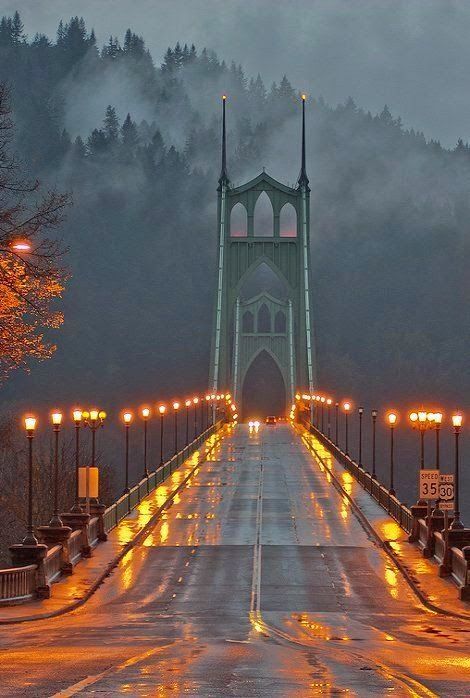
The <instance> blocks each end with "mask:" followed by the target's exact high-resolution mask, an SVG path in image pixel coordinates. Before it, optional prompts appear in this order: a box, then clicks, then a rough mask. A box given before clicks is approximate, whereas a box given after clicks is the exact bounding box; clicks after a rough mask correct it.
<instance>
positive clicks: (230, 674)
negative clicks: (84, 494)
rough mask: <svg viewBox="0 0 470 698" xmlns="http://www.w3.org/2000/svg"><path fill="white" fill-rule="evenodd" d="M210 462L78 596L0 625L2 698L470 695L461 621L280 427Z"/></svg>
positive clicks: (232, 443) (234, 443)
mask: <svg viewBox="0 0 470 698" xmlns="http://www.w3.org/2000/svg"><path fill="white" fill-rule="evenodd" d="M212 458H213V460H211V461H210V462H208V463H206V464H204V465H202V467H201V468H200V469H199V470H198V471H197V474H195V476H194V477H193V478H192V480H191V481H190V483H189V485H188V487H186V489H184V490H183V491H182V493H181V494H180V495H178V496H177V497H176V499H175V501H174V504H173V506H171V508H170V509H169V510H168V511H167V512H166V513H165V514H164V516H163V518H162V519H161V520H160V521H159V522H158V523H157V525H156V526H155V528H154V529H153V530H152V531H151V533H150V534H149V535H148V536H147V538H146V539H145V540H144V541H143V542H142V543H141V544H140V545H138V546H137V547H135V548H134V549H133V550H132V551H130V553H129V554H128V555H127V556H126V557H125V558H124V560H123V562H122V564H121V565H120V566H119V567H118V568H117V569H116V570H115V571H114V572H113V574H112V575H111V576H110V577H109V578H108V579H107V580H106V581H105V583H104V584H103V585H102V587H101V588H100V589H99V590H98V592H97V593H96V594H95V595H94V596H93V597H92V599H91V600H90V601H89V602H88V603H87V604H85V606H83V607H82V608H81V609H79V610H78V611H76V612H74V613H72V614H68V615H66V616H63V617H60V618H57V619H52V620H49V621H39V622H36V623H34V624H33V623H30V624H23V625H20V626H14V627H8V628H6V627H3V628H1V629H0V643H1V652H2V654H1V656H2V662H1V669H0V679H1V681H0V695H5V696H16V695H21V696H52V695H57V696H72V695H80V696H91V695H96V694H98V695H102V696H107V695H108V696H114V695H119V694H121V693H125V694H128V695H131V696H198V697H201V698H202V697H206V696H211V697H214V698H216V697H217V698H218V697H220V696H240V697H246V698H248V697H249V696H265V697H266V698H268V697H269V698H271V697H273V696H289V697H290V696H296V697H297V696H312V695H327V696H328V695H335V696H336V695H341V694H343V693H347V694H348V695H353V696H354V695H357V696H384V695H389V694H390V695H396V696H432V695H439V696H468V695H470V640H469V639H468V638H469V637H470V635H469V633H470V624H469V623H466V622H465V621H460V620H457V619H450V618H445V617H440V616H436V615H434V614H432V613H430V612H428V611H426V610H425V609H424V608H423V607H422V606H421V605H420V604H419V602H418V601H417V599H416V598H415V597H414V595H413V594H412V592H411V590H410V589H409V587H408V585H407V584H406V583H405V581H404V580H403V579H402V578H401V576H400V574H399V572H398V571H397V570H396V569H395V568H394V567H393V566H392V563H391V562H390V560H389V559H388V558H387V557H386V556H385V555H384V554H383V553H382V552H381V551H380V550H379V549H378V547H377V546H376V545H375V544H374V542H373V541H371V539H370V538H369V536H368V534H367V533H366V532H365V530H364V529H363V528H362V526H361V524H360V523H359V522H358V520H357V519H356V518H355V516H354V514H353V513H352V511H351V509H350V506H349V504H348V500H347V499H346V498H343V497H342V496H341V495H340V494H339V493H338V492H337V491H336V490H335V489H334V488H333V487H332V485H331V484H330V483H329V482H328V474H327V473H325V472H324V471H323V470H322V469H321V468H320V467H319V465H318V464H317V463H316V462H315V461H314V459H313V458H312V456H311V455H310V453H309V452H308V451H307V449H306V448H305V446H304V445H303V444H302V441H301V439H300V438H299V437H298V435H296V434H295V432H294V431H293V429H291V427H289V426H277V427H262V428H261V429H260V431H259V433H257V434H255V433H254V434H249V432H248V429H247V428H246V427H244V426H241V427H238V428H237V429H236V430H235V432H232V433H230V434H229V435H228V436H227V437H226V438H225V439H224V440H223V441H222V443H221V446H220V448H219V449H218V450H217V451H216V452H214V453H213V456H212Z"/></svg>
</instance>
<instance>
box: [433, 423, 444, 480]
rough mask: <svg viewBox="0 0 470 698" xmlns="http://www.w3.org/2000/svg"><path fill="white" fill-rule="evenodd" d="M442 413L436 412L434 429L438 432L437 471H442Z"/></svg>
mask: <svg viewBox="0 0 470 698" xmlns="http://www.w3.org/2000/svg"><path fill="white" fill-rule="evenodd" d="M442 417H443V415H442V412H434V428H435V430H436V470H440V467H441V456H440V433H441V424H442Z"/></svg>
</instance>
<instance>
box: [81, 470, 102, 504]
mask: <svg viewBox="0 0 470 698" xmlns="http://www.w3.org/2000/svg"><path fill="white" fill-rule="evenodd" d="M87 470H88V496H89V497H91V498H92V497H98V468H91V467H90V468H86V467H85V466H84V467H82V468H79V469H78V495H79V497H80V499H86V496H87V491H86V490H87V487H86V477H87Z"/></svg>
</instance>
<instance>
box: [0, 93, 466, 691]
mask: <svg viewBox="0 0 470 698" xmlns="http://www.w3.org/2000/svg"><path fill="white" fill-rule="evenodd" d="M225 108H226V104H225V99H224V100H223V124H222V169H221V176H220V180H219V189H218V196H219V206H218V234H219V237H218V273H217V287H216V299H215V310H214V336H213V344H212V354H211V363H210V382H209V391H208V392H207V393H205V392H203V393H200V392H199V393H198V394H197V396H194V395H192V396H191V397H190V398H189V397H188V396H186V397H184V396H183V397H182V398H178V399H175V400H174V401H172V402H171V403H169V404H168V403H164V402H157V403H155V401H154V400H153V401H151V402H149V406H148V407H144V408H143V409H140V410H139V414H137V412H136V410H131V409H129V410H127V409H126V410H125V411H124V412H123V413H122V414H121V417H122V420H121V424H122V432H123V433H122V453H123V459H122V463H123V480H124V488H123V491H122V494H121V496H120V497H119V498H118V499H117V500H116V501H115V502H111V503H108V505H107V506H106V505H105V504H102V503H101V502H100V492H99V467H98V465H97V463H98V460H97V459H96V439H97V438H100V439H101V438H102V436H101V435H102V434H103V433H104V432H105V430H102V429H101V426H102V425H103V424H106V423H107V420H110V419H112V418H113V415H110V416H109V417H108V416H107V415H106V414H105V413H104V412H100V411H99V410H98V409H96V410H94V409H93V410H89V411H83V410H81V409H78V408H77V409H75V410H74V412H73V422H72V428H74V435H75V440H74V444H75V465H76V470H75V491H74V493H73V495H74V496H73V502H72V506H70V507H69V510H68V511H60V508H59V499H58V494H57V493H58V488H57V487H58V481H59V478H60V471H59V460H58V449H59V445H60V439H61V438H62V431H63V430H65V429H66V428H70V427H66V423H65V417H66V415H62V414H61V413H56V414H55V416H53V418H52V421H53V433H54V435H55V441H54V444H55V447H54V449H53V452H54V456H55V472H54V493H55V501H54V515H53V518H52V519H51V521H49V523H48V524H47V525H38V524H45V522H44V521H36V520H35V518H37V517H35V515H34V514H35V507H34V506H33V505H34V495H35V487H34V485H35V477H36V473H35V470H34V467H33V464H34V457H35V450H34V448H35V437H36V433H37V431H38V429H40V428H41V424H39V423H38V422H37V419H36V417H35V416H34V414H31V415H28V416H27V417H26V419H25V431H26V436H27V443H28V447H29V448H28V451H27V457H28V463H29V466H30V467H29V482H28V489H27V492H26V501H27V505H28V512H27V514H28V515H27V523H28V525H27V530H26V532H25V538H24V539H23V541H22V542H19V543H18V544H16V545H13V546H12V547H11V555H12V566H11V567H9V568H6V569H3V570H0V601H1V604H0V625H1V626H2V628H1V630H0V641H1V643H2V668H1V670H0V676H1V679H2V688H1V689H0V693H1V694H3V695H8V696H15V695H22V696H52V695H53V696H64V697H65V696H73V695H91V694H94V693H101V694H104V695H117V694H120V693H128V694H130V695H136V696H140V695H142V696H145V695H152V696H154V695H157V696H168V695H175V696H183V695H190V696H304V695H305V696H307V695H338V694H341V693H349V694H352V695H360V696H369V695H371V696H374V695H377V696H383V695H386V694H387V693H390V694H392V695H397V696H435V695H436V696H447V695H448V696H466V695H468V693H469V690H470V679H469V662H470V659H469V655H468V640H467V637H468V632H469V628H470V626H469V620H470V529H468V528H466V527H465V526H464V524H463V523H462V521H461V518H460V511H459V472H460V471H459V468H460V462H459V450H458V444H459V434H460V429H461V425H462V416H461V415H460V414H455V415H454V420H453V430H454V436H455V442H454V443H455V447H454V450H453V451H452V455H453V458H454V462H455V470H454V479H453V482H452V483H451V484H452V486H453V488H454V499H453V501H452V508H449V507H446V506H445V502H444V499H445V497H444V494H441V492H440V491H432V492H431V493H430V495H429V496H427V494H426V491H425V490H424V489H422V491H421V495H423V496H422V498H421V499H418V497H417V500H418V501H417V502H416V504H413V505H411V506H408V505H407V504H405V503H403V502H402V501H401V500H400V499H399V498H398V497H397V495H396V491H395V486H396V485H397V483H396V478H395V480H394V473H395V471H394V465H395V460H394V459H396V457H397V453H396V450H394V444H395V442H394V431H395V424H396V414H395V415H394V413H388V414H387V415H385V414H384V415H382V414H379V415H378V414H377V412H374V413H372V419H373V427H374V431H373V434H372V436H373V450H372V462H368V458H366V457H365V449H364V448H363V438H364V435H363V421H362V420H363V416H364V415H363V410H362V408H359V410H356V409H355V408H353V406H352V403H351V401H349V400H344V399H342V398H341V397H339V398H338V399H336V398H334V397H333V396H331V395H330V394H329V392H328V391H320V390H319V389H318V388H317V387H316V384H317V377H316V361H315V351H314V341H313V317H312V311H311V305H310V287H309V284H310V259H309V255H310V251H309V250H310V247H309V224H310V223H309V221H310V212H309V187H308V177H307V174H306V167H305V102H304V100H302V147H301V171H300V176H299V181H298V184H297V186H296V187H294V188H292V187H288V186H286V185H283V184H280V183H279V182H277V181H276V180H274V179H273V178H271V177H270V176H269V175H268V174H267V173H265V172H264V171H263V172H262V173H260V175H259V176H258V177H256V178H255V179H253V180H252V181H250V182H248V183H247V184H246V185H242V186H237V187H234V186H232V185H231V183H230V181H229V178H228V174H227V158H226V127H225ZM264 194H265V195H266V197H267V198H268V199H269V203H270V205H271V209H270V211H271V214H270V218H268V219H266V218H265V219H264V221H265V222H266V220H268V230H267V232H266V228H264V229H263V228H262V225H263V219H261V224H259V221H258V219H257V212H256V208H257V205H258V200H259V199H260V198H261V197H262V195H264ZM237 206H238V207H239V208H238V210H239V211H240V210H241V212H242V226H241V227H239V226H238V224H237V225H236V224H235V215H236V207H237ZM285 207H291V208H292V210H293V211H294V217H293V218H292V219H291V220H293V221H294V224H293V225H292V222H290V223H289V224H285V223H284V215H285ZM243 223H244V224H245V225H244V226H243ZM258 225H261V227H258ZM269 226H270V227H269ZM261 265H265V266H266V267H267V268H268V269H269V270H270V272H272V273H273V274H275V275H276V276H277V279H278V281H279V285H278V286H277V289H278V291H277V292H276V291H275V290H274V291H273V287H272V286H271V287H270V288H269V289H262V288H261V289H260V288H259V287H257V285H256V283H253V282H252V279H253V276H256V273H257V270H259V269H260V267H261ZM250 279H251V280H250ZM250 284H251V285H250ZM279 289H281V290H280V291H279ZM263 353H265V354H266V355H268V356H269V357H270V358H271V359H272V361H273V362H274V364H275V365H276V366H277V368H278V370H279V373H280V375H281V377H282V381H283V385H284V395H285V413H286V416H285V417H283V418H282V419H278V420H277V421H276V423H274V424H271V423H266V424H265V423H264V420H258V419H255V415H252V417H253V418H252V419H249V418H250V416H251V415H249V414H248V410H247V408H246V397H247V395H249V391H250V385H249V378H248V377H249V370H250V367H251V366H252V365H253V364H254V362H256V360H257V358H258V357H259V356H260V355H261V354H263ZM247 381H248V382H247ZM299 386H300V388H299ZM423 415H424V417H423ZM393 416H395V419H394V418H393ZM377 417H379V418H380V419H382V420H383V421H384V420H385V419H386V420H387V429H388V432H387V439H389V443H390V456H389V458H390V460H389V462H388V463H387V471H386V472H387V482H381V480H380V477H379V475H378V472H379V469H378V468H376V450H375V438H376V432H375V427H376V420H377ZM441 417H442V415H441ZM63 418H64V419H63ZM353 419H354V420H356V421H357V420H359V432H358V434H359V443H358V446H359V448H358V449H357V443H356V442H355V443H354V448H352V444H351V431H350V430H351V428H352V420H353ZM411 424H412V425H414V426H415V427H416V428H417V431H418V433H419V436H420V443H421V446H422V450H421V460H420V459H419V458H418V451H417V457H416V480H418V475H420V474H421V480H422V481H423V482H426V478H429V479H428V481H427V482H428V484H429V483H430V482H438V481H437V480H435V477H436V476H435V472H436V470H437V471H439V457H437V459H436V464H437V467H433V468H426V467H424V466H425V465H426V462H425V459H424V433H425V431H426V430H433V432H434V434H435V435H436V437H437V438H436V447H437V451H436V454H439V432H440V425H441V419H440V418H439V413H435V412H430V411H424V410H423V409H420V410H419V412H417V413H416V419H415V417H414V413H413V414H412V415H411ZM136 433H137V434H138V435H139V448H138V449H137V448H136V447H135V443H136V441H135V439H134V438H132V439H130V435H132V437H134V436H135V435H136ZM98 434H99V437H98ZM150 436H152V437H153V438H152V439H150ZM85 438H86V439H87V443H89V442H90V441H91V450H90V455H89V456H88V455H87V456H86V457H85V453H87V454H88V451H85V450H84V448H83V444H84V439H85ZM353 450H354V455H353V454H352V451H353ZM368 453H369V450H368ZM136 465H137V466H138V469H136ZM434 465H435V463H434V460H433V466H434ZM136 472H138V477H137V478H133V474H134V473H136ZM428 473H433V474H432V475H428ZM438 476H439V472H438ZM134 479H135V480H136V481H134ZM449 483H450V480H449ZM417 494H418V493H417V492H416V495H417Z"/></svg>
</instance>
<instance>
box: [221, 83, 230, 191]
mask: <svg viewBox="0 0 470 698" xmlns="http://www.w3.org/2000/svg"><path fill="white" fill-rule="evenodd" d="M226 101H227V95H222V167H221V170H220V177H219V184H220V186H222V185H227V184H228V175H227V132H226V126H225V103H226Z"/></svg>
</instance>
